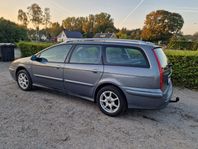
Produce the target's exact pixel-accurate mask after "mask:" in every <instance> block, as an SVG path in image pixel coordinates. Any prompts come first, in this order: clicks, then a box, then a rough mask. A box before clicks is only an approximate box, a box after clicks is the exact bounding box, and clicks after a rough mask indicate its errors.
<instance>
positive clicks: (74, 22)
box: [62, 17, 86, 32]
mask: <svg viewBox="0 0 198 149" xmlns="http://www.w3.org/2000/svg"><path fill="white" fill-rule="evenodd" d="M85 20H86V19H85V18H84V17H77V18H76V17H68V18H66V19H65V20H63V22H62V25H63V28H65V29H67V30H70V31H80V32H83V24H84V23H85Z"/></svg>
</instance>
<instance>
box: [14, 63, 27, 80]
mask: <svg viewBox="0 0 198 149" xmlns="http://www.w3.org/2000/svg"><path fill="white" fill-rule="evenodd" d="M20 70H26V71H27V69H26V68H25V67H24V66H19V67H18V68H17V69H16V72H15V77H16V78H17V73H18V72H19V71H20ZM27 72H28V71H27ZM28 73H29V72H28Z"/></svg>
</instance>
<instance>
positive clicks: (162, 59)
mask: <svg viewBox="0 0 198 149" xmlns="http://www.w3.org/2000/svg"><path fill="white" fill-rule="evenodd" d="M154 52H155V54H156V55H157V57H158V60H159V62H160V64H161V67H162V68H165V67H166V66H167V65H168V59H167V57H166V55H165V53H164V51H163V50H162V48H156V49H154Z"/></svg>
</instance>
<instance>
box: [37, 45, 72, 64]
mask: <svg viewBox="0 0 198 149" xmlns="http://www.w3.org/2000/svg"><path fill="white" fill-rule="evenodd" d="M58 46H71V47H70V49H69V51H68V53H67V55H66V57H65V59H64V61H63V62H56V61H48V63H66V60H67V59H68V56H69V54H70V51H71V50H72V49H73V45H72V44H59V45H53V46H51V47H48V48H46V49H44V50H42V51H40V52H38V53H37V54H35V55H36V56H37V57H39V58H42V57H40V56H41V54H42V53H43V52H45V51H47V50H50V49H51V48H55V47H58Z"/></svg>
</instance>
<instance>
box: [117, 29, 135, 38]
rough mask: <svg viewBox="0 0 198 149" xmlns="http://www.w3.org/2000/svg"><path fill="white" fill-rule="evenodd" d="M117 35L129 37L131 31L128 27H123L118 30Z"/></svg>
mask: <svg viewBox="0 0 198 149" xmlns="http://www.w3.org/2000/svg"><path fill="white" fill-rule="evenodd" d="M116 35H117V37H118V38H120V39H129V38H130V36H131V31H130V30H127V29H126V28H122V29H121V30H119V31H118V32H117V34H116Z"/></svg>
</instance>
